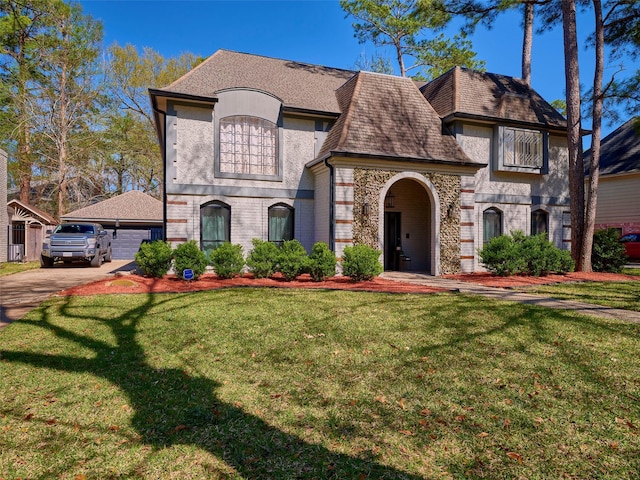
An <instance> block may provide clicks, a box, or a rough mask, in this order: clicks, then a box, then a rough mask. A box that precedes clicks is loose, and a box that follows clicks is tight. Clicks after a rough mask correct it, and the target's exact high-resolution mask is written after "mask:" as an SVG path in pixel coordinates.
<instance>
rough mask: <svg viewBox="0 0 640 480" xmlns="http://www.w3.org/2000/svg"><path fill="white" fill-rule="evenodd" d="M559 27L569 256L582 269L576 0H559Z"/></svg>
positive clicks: (577, 267)
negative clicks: (569, 242) (562, 63)
mask: <svg viewBox="0 0 640 480" xmlns="http://www.w3.org/2000/svg"><path fill="white" fill-rule="evenodd" d="M562 30H563V36H564V69H565V82H566V98H567V145H568V148H569V193H570V207H571V256H572V257H573V260H574V261H575V262H576V270H577V271H582V270H584V269H585V267H587V264H585V261H588V262H590V261H591V259H590V258H588V259H586V258H585V255H584V252H583V251H582V246H583V242H582V240H583V236H584V159H583V157H582V137H581V131H582V120H581V118H580V75H579V68H578V35H577V27H576V3H575V0H562ZM589 267H590V265H589ZM589 269H590V268H588V269H587V270H589Z"/></svg>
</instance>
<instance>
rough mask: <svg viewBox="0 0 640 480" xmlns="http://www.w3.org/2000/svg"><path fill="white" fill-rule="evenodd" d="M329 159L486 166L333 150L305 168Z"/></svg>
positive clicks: (473, 165)
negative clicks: (342, 158)
mask: <svg viewBox="0 0 640 480" xmlns="http://www.w3.org/2000/svg"><path fill="white" fill-rule="evenodd" d="M329 157H344V158H362V159H366V160H384V161H391V162H408V163H432V164H436V165H454V166H457V167H472V168H483V167H486V166H487V165H488V164H487V163H484V162H462V161H458V160H449V159H441V158H426V157H406V156H397V155H383V154H377V153H363V152H349V151H339V150H333V151H331V152H329V153H327V154H325V155H323V156H322V157H319V158H317V159H316V160H314V161H312V162H310V163H308V164H307V167H311V166H314V165H316V164H318V163H319V162H321V161H324V160H325V159H327V158H329Z"/></svg>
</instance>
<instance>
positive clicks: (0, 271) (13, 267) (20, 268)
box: [0, 262, 40, 277]
mask: <svg viewBox="0 0 640 480" xmlns="http://www.w3.org/2000/svg"><path fill="white" fill-rule="evenodd" d="M36 268H40V262H24V263H22V262H5V263H0V277H2V276H4V275H12V274H14V273H20V272H26V271H27V270H33V269H36Z"/></svg>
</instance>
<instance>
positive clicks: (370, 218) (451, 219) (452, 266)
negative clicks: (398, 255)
mask: <svg viewBox="0 0 640 480" xmlns="http://www.w3.org/2000/svg"><path fill="white" fill-rule="evenodd" d="M403 179H413V180H415V181H417V182H418V183H420V184H422V186H423V187H424V188H425V189H426V190H427V194H428V195H429V197H430V199H431V201H432V202H434V200H435V202H436V204H434V205H432V216H433V218H432V220H433V222H434V224H435V226H434V230H435V231H434V232H432V238H431V242H432V245H434V246H435V247H434V249H433V250H435V251H434V252H433V255H432V258H433V259H434V263H435V265H434V267H432V270H433V271H432V272H431V273H433V274H435V275H441V274H448V273H459V272H460V271H461V259H460V218H461V216H460V203H461V201H460V190H461V177H460V175H447V174H441V173H425V174H420V173H416V172H406V171H404V172H403V171H394V170H378V169H364V168H356V169H354V172H353V241H354V243H360V244H365V245H369V246H370V247H373V248H377V249H381V248H382V247H383V245H382V242H383V237H382V233H381V232H382V230H383V225H382V224H381V222H382V221H384V220H381V218H382V219H383V218H384V217H383V215H382V213H384V198H385V195H386V192H387V191H388V190H389V189H390V188H391V186H392V185H393V184H394V183H396V182H397V181H399V180H403ZM365 203H367V204H368V211H369V213H368V215H365V214H364V213H363V210H364V205H365Z"/></svg>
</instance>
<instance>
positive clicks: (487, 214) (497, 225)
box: [482, 208, 502, 243]
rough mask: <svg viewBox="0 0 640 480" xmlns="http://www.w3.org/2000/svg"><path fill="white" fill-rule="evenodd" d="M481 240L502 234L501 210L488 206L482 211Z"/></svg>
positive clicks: (485, 241) (486, 240)
mask: <svg viewBox="0 0 640 480" xmlns="http://www.w3.org/2000/svg"><path fill="white" fill-rule="evenodd" d="M482 227H483V232H484V234H483V241H484V243H487V242H488V241H489V240H491V239H492V238H495V237H499V236H500V235H502V212H501V211H500V210H498V209H497V208H488V209H486V210H485V211H484V212H483V213H482Z"/></svg>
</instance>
